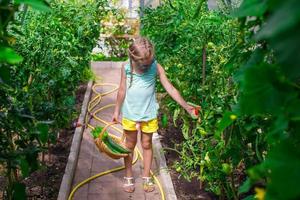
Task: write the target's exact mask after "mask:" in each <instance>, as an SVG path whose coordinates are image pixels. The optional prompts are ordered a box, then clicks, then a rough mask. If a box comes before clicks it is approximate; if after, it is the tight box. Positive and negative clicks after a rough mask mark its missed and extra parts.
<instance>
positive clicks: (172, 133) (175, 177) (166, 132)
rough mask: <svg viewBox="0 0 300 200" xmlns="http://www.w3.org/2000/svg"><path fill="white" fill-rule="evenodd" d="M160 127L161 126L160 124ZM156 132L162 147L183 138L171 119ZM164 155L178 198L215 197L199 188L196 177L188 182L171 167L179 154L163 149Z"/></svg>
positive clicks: (213, 199) (209, 199)
mask: <svg viewBox="0 0 300 200" xmlns="http://www.w3.org/2000/svg"><path fill="white" fill-rule="evenodd" d="M160 121H161V120H160ZM160 127H162V126H161V125H160ZM178 127H180V125H178ZM158 133H159V134H160V135H161V136H162V139H161V144H162V146H163V148H164V147H168V148H174V146H175V144H179V143H181V142H182V141H183V139H184V138H183V136H182V133H181V129H180V128H176V127H174V125H173V122H171V121H169V122H168V126H167V127H166V128H160V129H159V131H158ZM165 157H166V161H167V165H168V168H169V172H170V175H171V178H172V182H173V185H174V189H175V192H176V196H177V199H178V200H216V199H217V198H216V197H215V196H214V195H213V194H210V193H208V192H205V191H203V190H200V182H199V181H198V180H197V179H192V180H191V182H189V181H187V180H185V179H184V178H183V177H180V173H178V172H176V170H175V169H174V168H173V167H172V165H173V163H174V162H175V161H177V160H179V156H178V154H177V153H176V152H175V151H170V150H165Z"/></svg>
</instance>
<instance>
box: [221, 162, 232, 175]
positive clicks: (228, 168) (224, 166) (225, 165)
mask: <svg viewBox="0 0 300 200" xmlns="http://www.w3.org/2000/svg"><path fill="white" fill-rule="evenodd" d="M222 171H223V172H224V173H225V174H230V173H231V172H232V167H231V166H230V165H229V164H228V163H223V164H222Z"/></svg>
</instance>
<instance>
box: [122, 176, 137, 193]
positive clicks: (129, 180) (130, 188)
mask: <svg viewBox="0 0 300 200" xmlns="http://www.w3.org/2000/svg"><path fill="white" fill-rule="evenodd" d="M123 189H124V191H125V192H128V193H132V192H134V190H135V187H134V183H133V177H125V176H124V184H123Z"/></svg>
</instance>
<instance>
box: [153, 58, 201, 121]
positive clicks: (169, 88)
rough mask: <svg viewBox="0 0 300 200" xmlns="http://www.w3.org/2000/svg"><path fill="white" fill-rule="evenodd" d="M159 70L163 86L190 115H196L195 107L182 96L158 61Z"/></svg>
mask: <svg viewBox="0 0 300 200" xmlns="http://www.w3.org/2000/svg"><path fill="white" fill-rule="evenodd" d="M157 72H158V75H159V79H160V82H161V84H162V85H163V87H164V88H165V89H166V91H167V92H168V94H169V95H170V96H171V97H172V98H173V99H174V100H175V101H176V102H177V103H178V104H179V105H181V106H182V107H183V108H184V109H185V110H186V111H187V112H188V113H189V114H190V115H192V116H195V114H194V109H195V108H194V107H193V106H190V105H188V104H187V102H186V101H185V100H184V99H183V98H182V96H181V95H180V93H179V92H178V90H177V89H176V88H175V87H174V86H173V85H172V84H171V83H170V81H169V79H168V78H167V76H166V73H165V70H164V69H163V67H162V66H161V65H160V64H159V63H157Z"/></svg>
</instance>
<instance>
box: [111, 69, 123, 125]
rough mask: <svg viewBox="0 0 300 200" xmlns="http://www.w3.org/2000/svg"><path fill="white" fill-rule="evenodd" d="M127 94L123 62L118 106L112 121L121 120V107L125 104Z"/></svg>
mask: <svg viewBox="0 0 300 200" xmlns="http://www.w3.org/2000/svg"><path fill="white" fill-rule="evenodd" d="M125 94H126V74H125V69H124V64H123V65H122V68H121V80H120V85H119V90H118V95H117V102H116V107H115V111H114V114H113V118H112V121H119V115H120V109H121V106H122V104H123V101H124V98H125Z"/></svg>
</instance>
